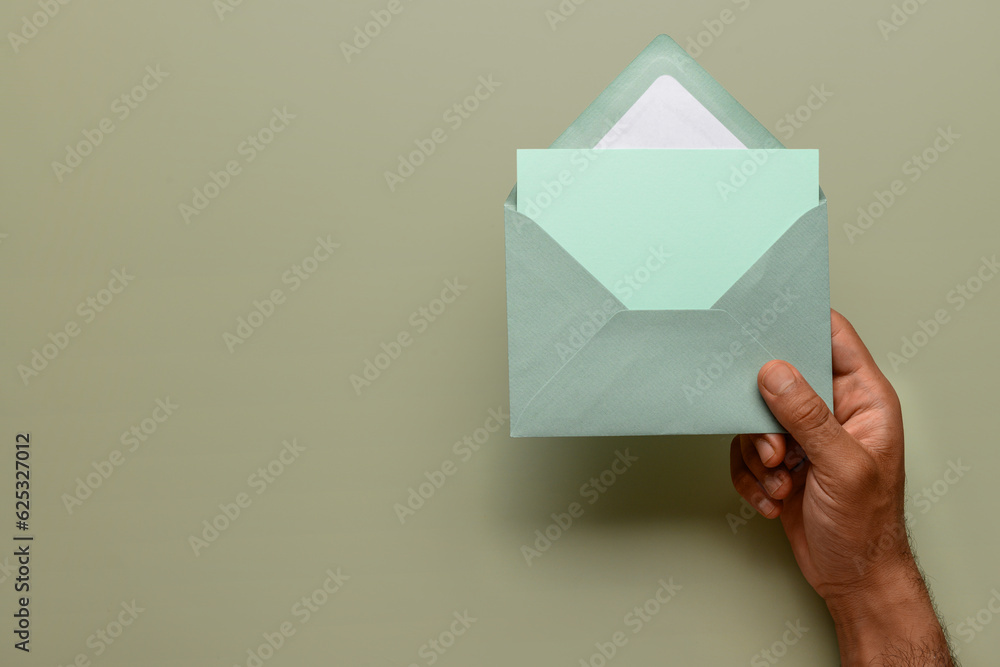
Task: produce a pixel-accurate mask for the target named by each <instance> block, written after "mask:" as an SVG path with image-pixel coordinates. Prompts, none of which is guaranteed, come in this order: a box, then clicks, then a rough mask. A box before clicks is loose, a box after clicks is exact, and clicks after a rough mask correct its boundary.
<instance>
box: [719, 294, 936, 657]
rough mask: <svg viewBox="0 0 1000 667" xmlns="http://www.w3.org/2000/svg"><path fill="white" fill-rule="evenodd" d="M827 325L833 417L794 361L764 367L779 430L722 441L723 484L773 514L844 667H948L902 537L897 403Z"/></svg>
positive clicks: (839, 326) (764, 388)
mask: <svg viewBox="0 0 1000 667" xmlns="http://www.w3.org/2000/svg"><path fill="white" fill-rule="evenodd" d="M831 320H832V327H831V328H832V334H833V340H832V345H833V402H834V412H833V413H831V412H830V410H829V409H828V408H827V406H826V404H825V403H824V402H823V399H821V398H820V397H819V396H818V395H817V394H816V392H815V391H813V389H812V388H811V387H810V386H809V384H808V383H807V382H806V380H805V379H804V378H803V377H802V375H801V374H800V373H799V372H798V371H797V370H796V369H795V368H794V367H792V366H791V365H790V364H788V363H787V362H784V361H771V362H768V363H767V364H766V365H765V366H764V367H763V368H762V369H761V370H760V373H759V374H758V376H757V383H758V385H759V389H760V393H761V396H762V397H763V398H764V401H765V402H766V403H767V405H768V407H769V408H770V409H771V412H772V413H773V414H774V416H775V417H776V418H777V420H778V421H779V422H780V423H781V425H782V426H784V427H785V428H786V429H787V430H788V435H781V434H757V435H740V436H737V437H736V438H734V439H733V443H732V451H731V457H730V459H731V466H730V467H731V473H732V478H733V484H734V486H735V487H736V490H737V491H738V492H739V493H740V494H741V495H742V496H743V497H744V498H746V499H747V501H748V502H750V503H751V504H752V505H753V506H754V507H756V508H757V510H758V511H759V512H760V513H761V514H762V515H763V516H765V517H767V518H772V519H773V518H775V517H778V516H780V517H781V522H782V525H783V527H784V529H785V534H786V536H787V537H788V541H789V543H790V544H791V547H792V551H793V553H794V554H795V560H796V561H797V562H798V565H799V568H800V569H801V570H802V574H803V575H804V576H805V578H806V580H807V581H808V582H809V584H810V585H812V587H813V588H814V589H815V590H816V592H817V593H819V595H820V596H822V597H823V599H824V600H826V602H827V606H828V607H829V609H830V612H831V614H832V615H833V618H834V621H835V622H836V624H837V632H838V636H839V637H840V639H841V657H842V660H843V661H844V664H845V665H846V664H868V660H871V659H874V658H875V657H882V659H883V660H884V661H885V660H886V657H885V656H887V655H890V653H887V651H890V650H892V651H896V652H895V653H891V655H897V653H898V652H899V651H900V650H905V651H912V653H898V654H899V655H905V656H907V657H909V656H910V655H913V656H916V657H917V658H918V659H921V660H923V661H924V662H921V663H920V664H926V665H950V664H951V662H950V656H949V653H948V652H947V643H946V642H945V640H944V635H943V633H942V631H941V626H940V623H939V621H938V619H937V617H936V616H935V614H934V610H933V607H932V605H931V602H930V597H929V595H928V593H927V589H926V586H925V585H924V582H923V578H922V576H921V575H920V571H919V569H918V568H917V565H916V561H915V560H914V557H913V553H912V551H911V550H910V544H909V539H908V536H907V532H906V523H905V520H904V514H903V503H904V483H905V469H904V464H903V420H902V413H901V409H900V404H899V399H898V398H897V396H896V392H895V391H894V390H893V388H892V385H890V384H889V381H888V380H887V379H886V378H885V376H884V375H883V374H882V372H881V371H880V370H879V369H878V366H877V365H876V364H875V361H874V359H872V356H871V354H870V353H869V352H868V350H867V348H866V347H865V345H864V343H862V341H861V339H860V338H859V337H858V334H857V332H856V331H855V330H854V328H853V327H852V326H851V324H850V323H849V322H848V321H847V320H846V319H845V318H844V317H843V316H842V315H840V314H839V313H837V312H835V311H834V312H832V317H831ZM899 647H903V648H902V649H900V648H899ZM921 651H922V652H921ZM937 656H940V657H937ZM884 664H897V663H895V662H888V661H886V662H884ZM898 664H909V663H903V662H900V663H898Z"/></svg>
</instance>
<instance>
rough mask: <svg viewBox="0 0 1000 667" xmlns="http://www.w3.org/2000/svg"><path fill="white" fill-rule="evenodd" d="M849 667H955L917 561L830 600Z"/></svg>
mask: <svg viewBox="0 0 1000 667" xmlns="http://www.w3.org/2000/svg"><path fill="white" fill-rule="evenodd" d="M827 607H828V608H829V610H830V614H831V616H832V617H833V621H834V624H835V625H836V628H837V640H838V643H839V644H840V659H841V663H842V664H843V665H844V666H845V667H854V666H855V665H857V666H861V665H864V666H865V667H868V666H871V667H897V666H899V667H909V666H910V665H915V666H919V667H952V665H953V664H954V663H953V661H952V658H951V651H950V649H949V648H948V642H947V639H946V638H945V635H944V632H943V631H942V629H941V623H940V621H939V620H938V617H937V615H936V614H935V613H934V606H933V604H932V603H931V598H930V595H929V594H928V592H927V587H926V585H925V584H924V581H923V577H922V576H921V575H920V571H919V569H918V568H917V566H916V563H914V562H912V561H911V562H906V563H901V564H899V565H898V566H897V567H895V568H894V571H893V572H887V573H885V574H884V575H883V577H882V580H881V581H880V582H879V583H877V584H875V585H873V586H872V587H871V588H868V589H865V590H862V591H856V592H854V593H844V594H841V595H839V596H836V597H833V598H831V599H828V600H827Z"/></svg>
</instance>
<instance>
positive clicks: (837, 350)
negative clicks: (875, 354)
mask: <svg viewBox="0 0 1000 667" xmlns="http://www.w3.org/2000/svg"><path fill="white" fill-rule="evenodd" d="M830 332H831V334H832V339H831V341H832V344H833V374H834V375H837V376H841V375H853V374H855V373H867V374H875V375H882V372H881V371H880V370H879V368H878V365H877V364H876V363H875V359H874V358H872V355H871V353H870V352H869V351H868V348H867V347H865V344H864V342H862V340H861V336H859V335H858V332H857V331H855V330H854V327H853V326H852V325H851V323H850V322H848V321H847V318H846V317H844V316H843V315H841V314H840V313H838V312H837V311H835V310H832V309H831V310H830Z"/></svg>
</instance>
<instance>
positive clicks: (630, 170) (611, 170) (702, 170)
mask: <svg viewBox="0 0 1000 667" xmlns="http://www.w3.org/2000/svg"><path fill="white" fill-rule="evenodd" d="M734 144H735V145H734ZM636 145H643V146H645V147H647V148H649V147H655V148H674V149H677V148H680V150H628V149H627V148H626V149H624V150H622V149H620V148H621V147H634V146H636ZM718 145H722V146H723V147H724V149H722V150H700V149H704V148H709V147H710V146H718ZM598 146H616V147H619V150H592V151H581V150H552V149H547V150H527V151H518V200H517V208H518V211H519V212H521V213H523V214H525V215H527V216H528V217H530V218H532V219H533V220H534V221H535V222H536V223H538V225H539V226H540V227H541V228H542V229H544V230H545V231H546V232H547V233H548V234H549V235H550V236H552V237H553V238H554V239H555V240H556V241H557V242H559V243H560V244H561V245H562V246H563V247H564V248H565V249H566V250H567V251H568V252H569V253H570V254H571V255H572V256H573V257H574V258H575V259H576V260H577V261H578V262H580V263H581V264H582V265H583V267H584V268H586V269H587V270H588V271H589V272H590V273H591V274H593V275H594V277H595V278H597V280H599V281H600V282H601V283H602V284H603V285H604V286H605V287H606V288H607V289H608V290H609V291H611V292H612V293H613V294H614V295H615V296H616V297H617V298H618V299H619V300H621V301H622V303H623V304H625V306H626V307H628V308H630V309H632V310H663V309H680V310H684V309H704V308H710V307H711V306H712V304H714V303H715V301H717V300H718V299H719V297H721V296H722V295H723V294H724V293H725V292H726V291H727V290H728V289H729V287H731V286H732V284H733V283H734V282H736V280H738V279H739V277H740V276H742V275H743V274H744V273H745V272H746V271H747V270H748V269H749V268H750V267H751V266H752V265H753V263H754V262H756V261H757V259H759V258H760V257H761V256H762V255H763V254H764V252H766V251H767V249H768V248H770V247H771V245H773V244H774V242H775V241H777V240H778V238H780V237H781V235H782V234H784V233H785V232H786V231H787V230H788V229H789V228H790V227H791V226H792V225H793V224H794V223H795V221H796V220H797V219H798V218H799V217H800V216H801V215H802V214H804V213H805V212H806V211H808V210H810V209H811V208H813V207H815V206H816V205H817V204H818V200H819V197H818V192H819V158H818V152H817V151H792V150H771V151H764V150H759V151H753V152H750V151H746V150H726V149H725V148H729V149H733V148H736V149H738V148H742V147H743V144H742V143H740V142H739V140H737V139H736V137H734V136H733V135H732V134H731V133H730V132H729V130H728V129H726V128H725V126H724V125H722V123H721V122H720V121H719V120H718V119H716V118H715V117H714V116H713V115H712V114H711V113H710V112H709V111H708V110H707V109H705V107H704V106H702V105H701V104H700V103H699V102H698V101H697V100H695V99H694V97H692V96H691V95H690V93H688V92H687V91H686V90H684V89H683V87H681V86H680V84H679V83H678V82H677V81H676V80H675V79H673V78H671V77H661V78H659V79H657V81H656V82H654V84H653V86H651V87H650V89H649V90H647V92H646V93H645V94H644V95H643V96H642V98H640V99H639V101H638V102H636V104H635V105H633V107H632V108H631V109H630V110H629V111H628V112H626V114H625V115H624V116H623V117H622V119H621V120H620V121H619V122H618V124H616V125H615V127H614V128H612V130H611V131H610V132H609V133H608V135H606V136H605V137H604V139H603V140H602V141H601V143H600V144H598Z"/></svg>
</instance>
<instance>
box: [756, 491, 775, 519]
mask: <svg viewBox="0 0 1000 667" xmlns="http://www.w3.org/2000/svg"><path fill="white" fill-rule="evenodd" d="M754 505H756V506H757V511H758V512H760V513H761V515H762V516H765V517H766V516H767V515H769V514H770V513H771V512H773V511H774V510H775V509H776V508H777V507H778V506H777V505H775V504H774V501H773V500H771V499H770V498H768V497H767V496H761V497H760V498H758V499H757V501H756V502H755V503H754Z"/></svg>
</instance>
